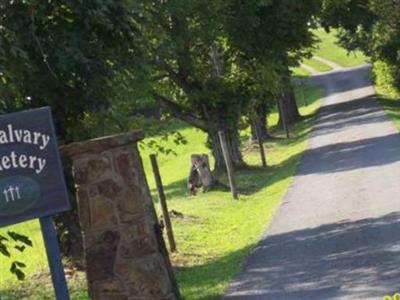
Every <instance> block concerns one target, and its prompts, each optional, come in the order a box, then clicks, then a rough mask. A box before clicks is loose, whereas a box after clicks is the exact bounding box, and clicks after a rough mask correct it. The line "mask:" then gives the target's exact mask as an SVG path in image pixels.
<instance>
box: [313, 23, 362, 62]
mask: <svg viewBox="0 0 400 300" xmlns="http://www.w3.org/2000/svg"><path fill="white" fill-rule="evenodd" d="M314 32H315V34H316V35H317V37H318V38H319V39H320V40H321V42H320V43H318V48H317V50H316V51H315V52H314V54H315V55H317V56H320V57H323V58H325V59H328V60H331V61H333V62H336V63H337V64H339V65H341V66H343V67H352V66H356V65H359V64H363V63H365V62H366V61H367V58H366V57H365V56H364V55H363V54H362V53H361V52H352V53H348V52H347V50H345V49H343V48H341V47H340V46H338V45H337V44H336V41H337V38H336V36H335V33H336V31H335V30H331V32H330V33H326V32H325V30H324V29H322V28H319V29H317V30H315V31H314Z"/></svg>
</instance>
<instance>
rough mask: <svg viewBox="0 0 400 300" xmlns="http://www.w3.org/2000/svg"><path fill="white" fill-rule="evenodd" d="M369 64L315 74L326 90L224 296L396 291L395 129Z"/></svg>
mask: <svg viewBox="0 0 400 300" xmlns="http://www.w3.org/2000/svg"><path fill="white" fill-rule="evenodd" d="M367 74H368V66H362V67H359V68H353V69H345V70H342V71H337V72H330V73H326V74H321V75H318V76H314V77H313V78H312V80H313V81H315V82H317V83H319V84H321V85H322V86H324V88H325V90H326V95H327V96H326V98H325V99H324V102H323V106H322V108H321V110H320V113H319V117H318V119H317V120H316V124H315V126H314V130H313V132H312V135H311V138H310V142H309V149H308V151H307V152H306V154H305V155H304V157H303V160H302V162H301V164H300V166H299V168H298V172H297V175H296V177H295V178H294V181H293V184H292V186H291V187H290V189H289V191H288V193H287V195H286V196H285V198H284V200H283V204H282V206H281V208H280V209H279V211H278V213H277V214H276V216H275V218H274V220H273V222H272V224H271V226H270V227H269V229H268V231H267V233H266V235H265V236H264V238H263V239H262V240H261V242H260V243H259V245H258V247H257V248H256V249H255V250H254V252H253V253H252V254H251V256H250V257H249V259H248V262H247V264H246V265H245V268H244V270H243V272H242V273H241V274H240V275H239V276H238V277H237V279H236V280H235V281H234V282H233V283H232V285H231V287H230V289H229V292H228V295H227V296H226V297H225V299H234V300H239V299H250V300H256V299H263V300H268V299H272V300H280V299H285V300H302V299H304V300H314V299H315V300H324V299H329V300H331V299H351V300H354V299H363V300H366V299H374V300H376V299H382V297H383V295H385V294H389V293H393V292H394V291H400V135H399V134H398V131H397V130H396V128H395V127H394V125H393V124H392V123H391V122H390V120H389V119H388V118H387V117H386V115H385V114H384V112H383V111H382V108H381V106H380V105H379V103H378V102H377V100H375V99H374V97H373V95H374V90H373V88H372V87H371V85H370V82H369V80H368V79H367V78H368V76H367Z"/></svg>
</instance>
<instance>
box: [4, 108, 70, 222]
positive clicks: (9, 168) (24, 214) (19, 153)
mask: <svg viewBox="0 0 400 300" xmlns="http://www.w3.org/2000/svg"><path fill="white" fill-rule="evenodd" d="M69 208H70V206H69V201H68V194H67V190H66V185H65V180H64V175H63V172H62V166H61V161H60V156H59V152H58V146H57V140H56V136H55V133H54V126H53V121H52V116H51V111H50V109H49V108H48V107H45V108H40V109H33V110H28V111H23V112H18V113H12V114H7V115H3V116H0V227H2V226H6V225H10V224H15V223H19V222H22V221H26V220H30V219H34V218H41V217H45V216H51V215H54V214H55V213H58V212H61V211H65V210H68V209H69Z"/></svg>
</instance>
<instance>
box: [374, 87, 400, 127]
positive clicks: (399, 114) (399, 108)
mask: <svg viewBox="0 0 400 300" xmlns="http://www.w3.org/2000/svg"><path fill="white" fill-rule="evenodd" d="M375 89H376V91H377V94H378V96H379V100H380V101H381V103H382V105H383V108H384V110H385V112H386V114H387V115H388V116H389V117H390V118H391V120H392V121H393V123H394V124H395V125H396V127H397V129H398V130H399V131H400V94H398V93H395V92H394V91H393V90H388V89H387V88H384V87H382V86H375Z"/></svg>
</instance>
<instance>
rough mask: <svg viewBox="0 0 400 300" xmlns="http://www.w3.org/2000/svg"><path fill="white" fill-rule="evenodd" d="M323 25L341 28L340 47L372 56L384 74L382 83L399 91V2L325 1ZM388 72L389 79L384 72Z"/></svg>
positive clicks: (377, 71)
mask: <svg viewBox="0 0 400 300" xmlns="http://www.w3.org/2000/svg"><path fill="white" fill-rule="evenodd" d="M321 16H322V20H323V23H324V24H325V25H326V26H327V27H328V26H332V27H338V28H340V30H339V33H338V35H339V38H340V41H341V44H342V45H344V46H345V47H346V48H347V49H349V50H354V49H360V50H362V51H363V52H364V53H365V54H366V55H368V56H370V57H371V60H372V62H373V63H375V62H377V64H374V65H375V66H376V67H378V70H376V71H375V74H376V75H384V76H385V78H383V79H378V80H380V81H381V82H382V81H384V82H385V83H389V82H390V84H393V86H394V88H396V89H399V88H400V55H399V50H400V24H399V22H398V20H399V19H400V2H398V1H391V0H346V1H343V0H342V1H340V0H325V1H324V2H323V10H322V14H321ZM382 69H385V70H386V71H388V72H389V73H390V75H389V76H390V77H391V78H390V79H389V78H387V77H386V75H385V74H383V73H382V71H381V70H382Z"/></svg>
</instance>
